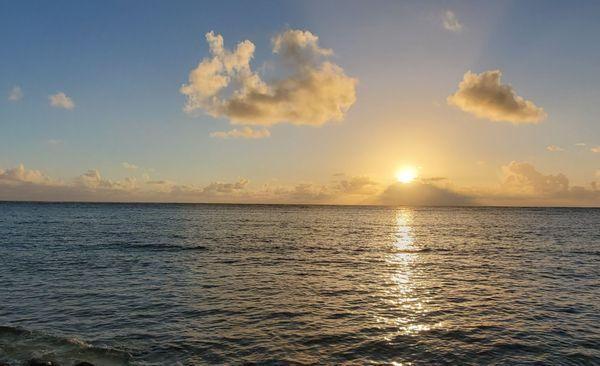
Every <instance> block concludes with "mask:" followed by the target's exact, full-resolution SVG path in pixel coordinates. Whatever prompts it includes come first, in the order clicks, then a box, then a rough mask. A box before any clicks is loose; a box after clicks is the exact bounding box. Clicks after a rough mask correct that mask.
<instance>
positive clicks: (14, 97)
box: [8, 86, 23, 102]
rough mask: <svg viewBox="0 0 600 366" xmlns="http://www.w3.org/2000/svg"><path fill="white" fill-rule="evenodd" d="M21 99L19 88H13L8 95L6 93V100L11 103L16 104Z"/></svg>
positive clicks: (21, 94)
mask: <svg viewBox="0 0 600 366" xmlns="http://www.w3.org/2000/svg"><path fill="white" fill-rule="evenodd" d="M21 99H23V90H21V87H20V86H14V87H13V88H12V89H11V90H10V93H8V100H10V101H11V102H18V101H19V100H21Z"/></svg>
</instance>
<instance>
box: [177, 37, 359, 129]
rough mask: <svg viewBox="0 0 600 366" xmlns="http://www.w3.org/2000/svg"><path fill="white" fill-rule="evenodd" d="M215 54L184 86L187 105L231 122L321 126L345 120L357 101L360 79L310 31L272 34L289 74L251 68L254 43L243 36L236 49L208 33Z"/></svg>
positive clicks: (221, 38)
mask: <svg viewBox="0 0 600 366" xmlns="http://www.w3.org/2000/svg"><path fill="white" fill-rule="evenodd" d="M206 41H207V42H208V44H209V48H210V53H211V57H210V58H204V59H202V61H200V63H199V64H198V66H197V67H196V68H195V69H193V70H192V71H191V72H190V74H189V81H188V83H187V84H185V85H183V86H182V87H181V88H180V92H181V93H182V94H184V95H185V96H186V97H187V100H186V103H185V107H184V110H185V111H186V112H188V113H192V112H195V111H197V110H202V111H204V112H205V113H206V114H208V115H210V116H212V117H222V118H227V119H228V120H229V121H230V122H231V123H232V124H240V125H260V126H272V125H274V124H278V123H291V124H295V125H312V126H320V125H322V124H324V123H326V122H329V121H341V120H342V119H343V118H344V116H345V114H346V112H347V111H348V110H349V109H350V107H351V106H352V105H353V104H354V102H355V101H356V90H355V89H356V84H357V80H356V79H354V78H351V77H349V76H347V75H346V74H345V73H344V70H343V69H342V68H341V67H340V66H338V65H336V64H334V63H332V62H330V61H328V60H327V58H328V57H329V56H331V55H332V54H333V51H332V50H330V49H325V48H321V47H320V46H319V38H318V37H317V36H316V35H314V34H312V33H311V32H309V31H302V30H291V29H290V30H286V31H284V32H282V33H280V34H278V35H276V36H275V37H274V38H273V39H272V45H273V49H272V51H273V54H275V55H276V56H277V58H278V63H276V64H277V65H279V66H281V68H282V70H287V71H288V72H289V74H288V75H287V76H286V77H283V78H280V79H275V80H272V81H264V80H263V79H262V78H261V76H260V75H259V74H258V73H257V72H255V71H254V70H252V67H251V65H250V61H251V60H252V58H253V57H254V51H255V46H254V44H253V43H252V42H251V41H249V40H245V41H243V42H240V43H238V44H237V46H236V48H235V49H233V50H228V49H226V48H225V47H224V41H223V37H222V36H221V35H220V34H215V33H214V32H212V31H211V32H209V33H207V34H206Z"/></svg>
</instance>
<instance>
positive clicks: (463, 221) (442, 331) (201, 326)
mask: <svg viewBox="0 0 600 366" xmlns="http://www.w3.org/2000/svg"><path fill="white" fill-rule="evenodd" d="M34 357H38V358H42V359H45V360H51V361H53V362H55V363H57V364H59V365H62V366H65V365H66V366H71V365H74V364H75V363H76V362H79V361H87V362H91V363H93V364H94V365H97V366H98V365H206V364H218V365H238V364H260V365H344V364H347V365H528V364H531V365H533V364H536V365H600V209H575V208H492V207H489V208H488V207H482V208H456V207H449V208H410V207H396V208H394V207H348V206H290V205H205V204H197V205H196V204H85V203H0V362H5V363H8V364H9V365H21V364H22V363H23V362H25V361H27V360H29V359H31V358H34Z"/></svg>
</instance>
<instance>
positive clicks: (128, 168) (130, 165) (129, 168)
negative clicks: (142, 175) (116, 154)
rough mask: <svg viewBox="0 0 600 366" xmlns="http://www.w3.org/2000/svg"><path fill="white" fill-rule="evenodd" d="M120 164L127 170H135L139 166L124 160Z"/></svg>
mask: <svg viewBox="0 0 600 366" xmlns="http://www.w3.org/2000/svg"><path fill="white" fill-rule="evenodd" d="M121 166H122V167H123V168H125V169H127V170H137V169H138V168H139V167H138V166H137V165H135V164H131V163H128V162H126V161H124V162H122V163H121Z"/></svg>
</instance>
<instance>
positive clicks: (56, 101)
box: [48, 92, 75, 110]
mask: <svg viewBox="0 0 600 366" xmlns="http://www.w3.org/2000/svg"><path fill="white" fill-rule="evenodd" d="M48 99H49V100H50V105H51V106H52V107H55V108H64V109H69V110H70V109H73V108H75V102H73V99H71V98H70V97H68V96H67V95H66V94H65V93H63V92H58V93H56V94H52V95H50V96H48Z"/></svg>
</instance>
